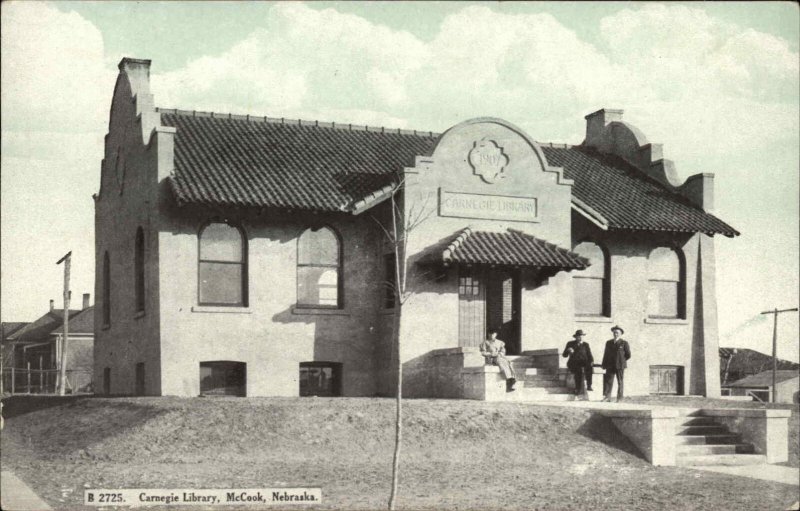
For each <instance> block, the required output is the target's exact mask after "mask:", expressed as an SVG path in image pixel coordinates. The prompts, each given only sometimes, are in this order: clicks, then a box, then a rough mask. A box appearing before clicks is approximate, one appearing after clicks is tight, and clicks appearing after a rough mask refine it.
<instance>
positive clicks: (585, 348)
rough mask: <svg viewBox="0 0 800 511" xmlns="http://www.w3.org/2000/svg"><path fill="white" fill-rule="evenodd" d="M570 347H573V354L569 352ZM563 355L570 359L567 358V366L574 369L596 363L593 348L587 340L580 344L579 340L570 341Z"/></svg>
mask: <svg viewBox="0 0 800 511" xmlns="http://www.w3.org/2000/svg"><path fill="white" fill-rule="evenodd" d="M570 348H572V353H571V354H570V353H569V349H570ZM562 356H564V357H569V360H567V367H568V368H569V369H574V368H576V367H592V364H594V357H593V356H592V348H590V347H589V344H588V343H586V342H583V343H581V344H580V346H578V341H569V342H568V343H567V347H566V348H564V353H563V354H562Z"/></svg>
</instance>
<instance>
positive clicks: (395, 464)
mask: <svg viewBox="0 0 800 511" xmlns="http://www.w3.org/2000/svg"><path fill="white" fill-rule="evenodd" d="M395 336H396V339H397V399H396V407H395V419H394V420H395V428H394V456H393V458H392V493H391V495H390V496H389V510H390V511H391V510H394V508H395V503H396V502H397V491H398V482H399V479H400V447H401V445H402V441H403V414H402V411H403V359H402V358H401V357H400V311H397V312H396V318H395Z"/></svg>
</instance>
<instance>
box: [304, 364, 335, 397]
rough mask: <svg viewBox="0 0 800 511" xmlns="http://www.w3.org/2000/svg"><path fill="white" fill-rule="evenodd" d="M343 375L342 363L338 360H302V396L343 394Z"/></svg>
mask: <svg viewBox="0 0 800 511" xmlns="http://www.w3.org/2000/svg"><path fill="white" fill-rule="evenodd" d="M341 375H342V364H340V363H337V362H301V363H300V396H320V397H334V396H341V395H342V377H341Z"/></svg>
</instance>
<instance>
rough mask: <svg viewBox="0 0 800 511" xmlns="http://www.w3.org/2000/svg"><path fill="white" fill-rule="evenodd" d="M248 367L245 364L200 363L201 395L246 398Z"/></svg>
mask: <svg viewBox="0 0 800 511" xmlns="http://www.w3.org/2000/svg"><path fill="white" fill-rule="evenodd" d="M246 381H247V365H246V364H245V363H243V362H223V361H220V362H200V395H202V396H245V395H246V392H245V382H246Z"/></svg>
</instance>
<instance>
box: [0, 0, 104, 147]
mask: <svg viewBox="0 0 800 511" xmlns="http://www.w3.org/2000/svg"><path fill="white" fill-rule="evenodd" d="M0 23H1V25H0V33H2V36H0V37H2V59H1V62H0V65H2V90H1V91H0V94H1V95H2V96H1V97H2V104H3V128H4V129H35V130H49V131H61V132H75V131H91V130H96V129H97V127H98V123H99V125H102V123H103V122H104V121H105V119H107V118H108V117H107V116H108V107H107V105H106V104H104V103H101V102H98V101H97V98H98V97H109V90H111V88H112V87H113V84H114V74H113V73H111V72H109V71H108V70H106V69H104V67H103V38H102V35H101V33H100V31H99V30H98V29H97V28H96V27H95V26H94V25H92V24H91V23H89V22H88V21H86V20H84V19H83V18H81V17H80V16H79V15H77V14H75V13H66V14H65V13H62V12H60V11H58V9H56V8H55V7H53V6H51V5H48V4H46V3H43V2H5V3H3V16H2V20H0Z"/></svg>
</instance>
